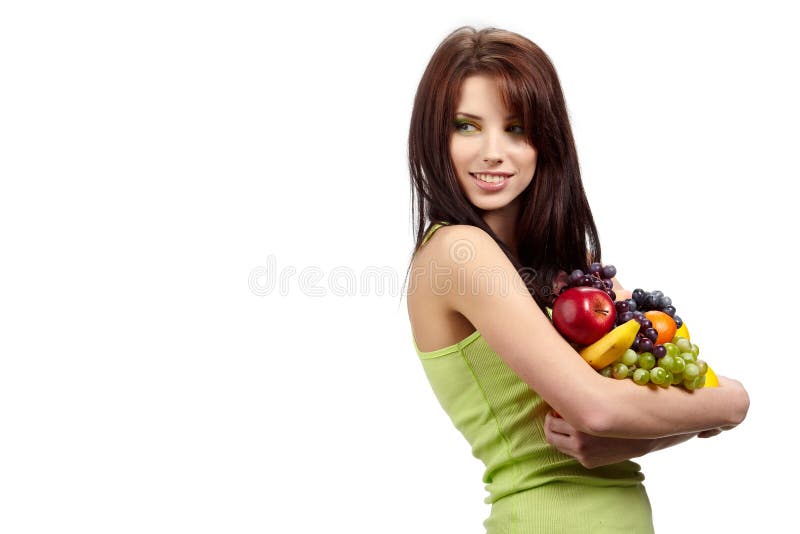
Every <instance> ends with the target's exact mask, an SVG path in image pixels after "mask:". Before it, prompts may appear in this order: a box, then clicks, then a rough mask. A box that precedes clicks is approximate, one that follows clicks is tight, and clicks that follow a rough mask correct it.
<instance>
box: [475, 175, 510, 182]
mask: <svg viewBox="0 0 800 534" xmlns="http://www.w3.org/2000/svg"><path fill="white" fill-rule="evenodd" d="M474 176H475V177H476V178H477V179H478V180H482V181H484V182H489V183H490V184H496V183H500V182H502V181H503V180H505V179H506V178H507V176H493V175H491V174H475V175H474Z"/></svg>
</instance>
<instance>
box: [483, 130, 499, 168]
mask: <svg viewBox="0 0 800 534" xmlns="http://www.w3.org/2000/svg"><path fill="white" fill-rule="evenodd" d="M483 139H484V141H483V160H484V161H487V162H490V163H495V162H500V161H503V146H502V145H503V140H502V134H497V133H491V132H488V133H487V134H486V135H484V136H483Z"/></svg>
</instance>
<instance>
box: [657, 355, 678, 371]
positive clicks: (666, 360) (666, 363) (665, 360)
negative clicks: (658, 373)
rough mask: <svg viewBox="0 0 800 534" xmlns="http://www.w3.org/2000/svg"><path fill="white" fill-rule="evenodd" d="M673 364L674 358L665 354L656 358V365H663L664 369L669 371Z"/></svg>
mask: <svg viewBox="0 0 800 534" xmlns="http://www.w3.org/2000/svg"><path fill="white" fill-rule="evenodd" d="M674 364H675V358H673V357H672V356H670V355H669V354H667V355H666V356H664V357H662V358H661V359H660V360H658V366H659V367H663V368H664V370H665V371H671V370H672V366H673V365H674Z"/></svg>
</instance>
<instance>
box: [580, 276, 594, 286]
mask: <svg viewBox="0 0 800 534" xmlns="http://www.w3.org/2000/svg"><path fill="white" fill-rule="evenodd" d="M593 283H594V279H593V278H592V276H591V275H589V274H584V275H583V278H581V285H582V286H591V285H592V284H593Z"/></svg>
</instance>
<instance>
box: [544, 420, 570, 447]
mask: <svg viewBox="0 0 800 534" xmlns="http://www.w3.org/2000/svg"><path fill="white" fill-rule="evenodd" d="M544 438H545V440H547V443H549V444H550V445H552V446H554V447H555V448H556V449H558V450H559V451H561V452H563V453H564V454H569V452H568V451H569V436H565V435H564V434H559V433H557V432H553V431H552V430H551V429H550V428H549V427H547V426H545V427H544Z"/></svg>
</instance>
